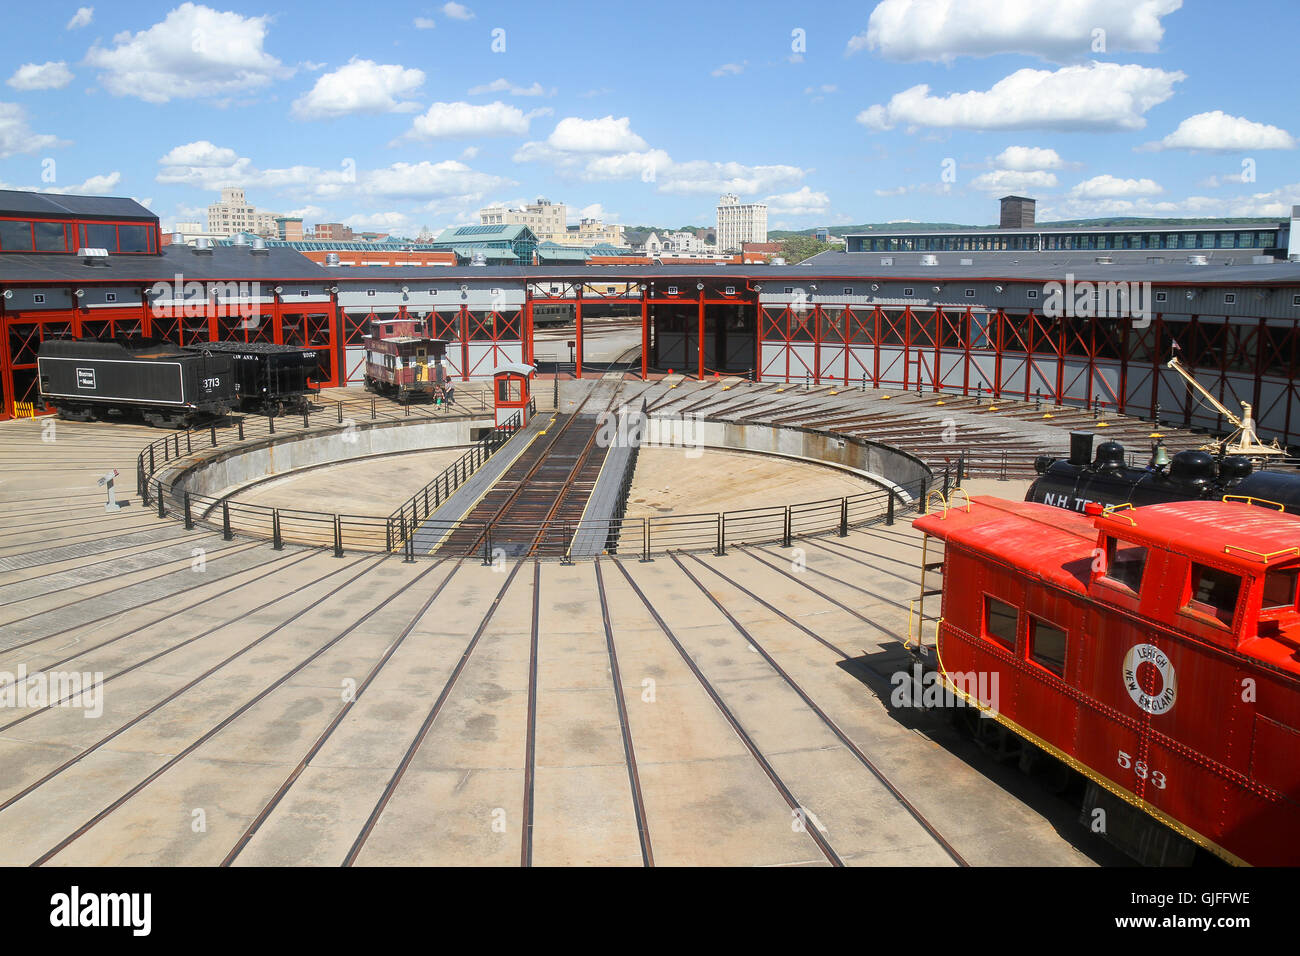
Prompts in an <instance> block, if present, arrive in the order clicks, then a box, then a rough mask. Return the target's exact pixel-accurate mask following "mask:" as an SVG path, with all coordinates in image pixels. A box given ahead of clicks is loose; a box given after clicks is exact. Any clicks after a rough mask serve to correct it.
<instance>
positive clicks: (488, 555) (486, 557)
mask: <svg viewBox="0 0 1300 956" xmlns="http://www.w3.org/2000/svg"><path fill="white" fill-rule="evenodd" d="M491 563H492V526H491V525H488V526H487V527H486V528H485V529H484V530H483V564H484V566H487V565H490V564H491Z"/></svg>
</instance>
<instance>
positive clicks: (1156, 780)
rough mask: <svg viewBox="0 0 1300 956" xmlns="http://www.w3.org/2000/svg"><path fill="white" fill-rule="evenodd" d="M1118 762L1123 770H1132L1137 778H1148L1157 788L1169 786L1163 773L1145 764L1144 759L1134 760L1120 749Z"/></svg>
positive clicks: (1162, 788)
mask: <svg viewBox="0 0 1300 956" xmlns="http://www.w3.org/2000/svg"><path fill="white" fill-rule="evenodd" d="M1118 762H1119V765H1120V766H1121V767H1123V768H1124V769H1125V770H1132V771H1133V773H1134V774H1135V775H1136V776H1137V778H1138V779H1139V780H1150V781H1151V785H1152V786H1153V787H1155V788H1156V789H1157V790H1164V789H1165V788H1166V787H1167V786H1169V781H1168V780H1167V779H1166V778H1165V775H1164V774H1163V773H1161V772H1160V771H1159V770H1152V769H1151V768H1150V767H1148V766H1147V764H1146V761H1143V760H1139V761H1137V762H1134V760H1133V758H1132V757H1130V756H1129V755H1128V754H1126V753H1125V752H1124V751H1122V750H1121V751H1120V752H1119V757H1118Z"/></svg>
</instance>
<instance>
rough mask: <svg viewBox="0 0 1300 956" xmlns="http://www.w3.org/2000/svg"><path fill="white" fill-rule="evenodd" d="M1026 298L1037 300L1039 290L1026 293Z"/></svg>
mask: <svg viewBox="0 0 1300 956" xmlns="http://www.w3.org/2000/svg"><path fill="white" fill-rule="evenodd" d="M1025 298H1027V299H1037V298H1038V290H1037V289H1030V290H1028V291H1027V292H1026V293H1025Z"/></svg>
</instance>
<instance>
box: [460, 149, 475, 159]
mask: <svg viewBox="0 0 1300 956" xmlns="http://www.w3.org/2000/svg"><path fill="white" fill-rule="evenodd" d="M477 155H478V147H477V146H466V147H465V148H464V149H463V150H461V152H460V158H461V159H473V158H474V157H475V156H477Z"/></svg>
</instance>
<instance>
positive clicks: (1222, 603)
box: [1187, 562, 1241, 624]
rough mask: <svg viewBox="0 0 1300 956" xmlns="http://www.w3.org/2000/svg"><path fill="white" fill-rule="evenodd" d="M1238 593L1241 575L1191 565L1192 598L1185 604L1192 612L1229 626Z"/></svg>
mask: <svg viewBox="0 0 1300 956" xmlns="http://www.w3.org/2000/svg"><path fill="white" fill-rule="evenodd" d="M1240 593H1241V575H1239V574H1233V573H1232V572H1231V571H1221V570H1219V569H1218V568H1212V567H1209V566H1208V565H1205V564H1196V563H1195V562H1193V563H1192V598H1191V600H1190V601H1188V602H1187V606H1188V607H1189V608H1191V609H1192V610H1194V611H1200V612H1201V613H1203V614H1209V615H1211V616H1212V617H1214V618H1217V619H1218V620H1219V621H1221V622H1222V623H1224V624H1231V623H1232V616H1233V614H1234V613H1236V610H1237V597H1238V595H1239V594H1240Z"/></svg>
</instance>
